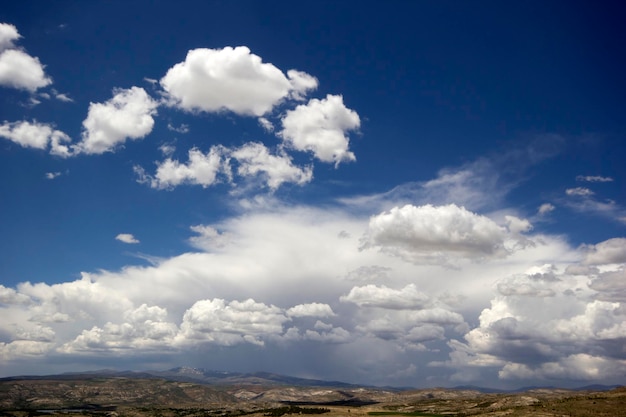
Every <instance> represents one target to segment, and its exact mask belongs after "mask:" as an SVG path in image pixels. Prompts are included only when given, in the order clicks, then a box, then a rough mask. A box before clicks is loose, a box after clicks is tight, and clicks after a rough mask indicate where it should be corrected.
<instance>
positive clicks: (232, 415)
mask: <svg viewBox="0 0 626 417" xmlns="http://www.w3.org/2000/svg"><path fill="white" fill-rule="evenodd" d="M291 414H296V415H303V414H311V415H315V414H325V415H327V416H329V417H332V416H355V417H367V416H407V417H408V416H431V417H437V416H546V417H547V416H580V417H582V416H612V417H618V416H626V387H624V386H620V387H615V386H601V385H595V386H588V387H583V388H580V389H577V390H565V389H558V388H540V387H529V388H522V389H520V390H516V391H498V390H493V389H491V390H487V389H481V388H478V387H469V386H467V387H456V388H427V389H410V388H391V387H371V386H358V385H353V384H347V383H342V382H337V381H320V380H312V379H302V378H294V377H287V376H282V375H277V374H271V373H266V372H257V373H250V374H242V373H231V372H218V371H207V370H203V369H195V368H185V367H181V368H175V369H171V370H169V371H159V372H131V371H126V372H116V371H97V372H86V373H68V374H60V375H50V376H31V377H26V376H23V377H8V378H2V379H0V416H2V417H5V416H7V417H9V416H10V417H26V416H28V417H30V416H47V415H65V416H67V415H71V416H92V417H97V416H102V417H105V416H106V417H114V416H130V417H140V416H158V417H186V416H189V417H191V416H203V417H217V416H220V417H239V416H271V417H280V416H283V415H291Z"/></svg>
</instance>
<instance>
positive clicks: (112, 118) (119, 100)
mask: <svg viewBox="0 0 626 417" xmlns="http://www.w3.org/2000/svg"><path fill="white" fill-rule="evenodd" d="M113 93H114V96H113V98H111V99H110V100H108V101H106V102H104V103H90V104H89V111H88V113H87V118H86V119H85V120H84V121H83V134H82V141H81V142H80V143H79V144H78V145H77V146H78V148H77V149H78V150H79V151H80V152H83V153H86V154H101V153H104V152H109V151H113V150H114V149H115V148H116V147H117V146H119V145H121V144H122V143H124V142H125V141H126V140H127V139H141V138H143V137H145V136H146V135H147V134H149V133H150V132H151V131H152V128H153V126H154V118H153V116H154V115H155V114H156V108H157V106H158V103H157V102H156V101H155V100H154V99H152V97H150V96H149V95H148V93H146V91H145V90H144V89H143V88H139V87H132V88H129V89H116V90H114V91H113Z"/></svg>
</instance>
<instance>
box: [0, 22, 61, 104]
mask: <svg viewBox="0 0 626 417" xmlns="http://www.w3.org/2000/svg"><path fill="white" fill-rule="evenodd" d="M19 38H21V36H20V34H19V33H18V31H17V28H16V27H15V26H13V25H11V24H8V23H0V85H1V86H5V87H12V88H17V89H21V90H27V91H30V92H35V91H36V90H37V89H39V88H41V87H45V86H47V85H50V84H52V79H51V78H50V77H48V76H47V75H46V73H45V71H44V66H43V65H42V64H41V62H40V61H39V58H37V57H33V56H30V55H28V54H27V53H26V52H24V51H23V50H21V49H14V48H15V45H14V42H15V41H17V40H18V39H19Z"/></svg>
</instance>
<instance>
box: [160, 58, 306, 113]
mask: <svg viewBox="0 0 626 417" xmlns="http://www.w3.org/2000/svg"><path fill="white" fill-rule="evenodd" d="M288 75H289V79H288V78H287V77H286V76H285V74H283V72H282V71H281V70H280V69H278V68H276V67H275V66H274V65H272V64H270V63H264V62H263V61H262V60H261V58H260V57H259V56H257V55H255V54H252V53H251V52H250V49H248V48H247V47H245V46H239V47H236V48H231V47H226V48H223V49H207V48H199V49H193V50H190V51H189V52H188V53H187V57H186V58H185V61H184V62H180V63H178V64H176V65H174V66H173V67H172V68H170V69H169V70H168V71H167V74H166V75H165V76H164V77H163V78H162V79H161V81H160V83H161V86H162V87H163V89H164V90H165V91H166V92H167V93H168V95H169V97H170V99H171V102H172V103H171V104H173V105H176V106H178V107H180V108H182V109H184V110H187V111H205V112H219V111H223V110H228V111H232V112H233V113H237V114H240V115H250V116H262V115H264V114H266V113H268V112H270V111H271V110H272V108H273V107H274V106H276V105H277V104H279V103H280V102H281V101H282V100H284V99H285V98H287V97H288V96H290V95H291V96H293V97H294V98H300V97H301V96H302V95H303V94H304V93H305V92H306V91H307V90H309V89H313V88H315V87H316V86H317V82H316V81H315V82H313V81H312V80H314V78H313V77H311V76H310V75H308V74H305V73H302V72H299V71H293V72H292V71H290V72H288Z"/></svg>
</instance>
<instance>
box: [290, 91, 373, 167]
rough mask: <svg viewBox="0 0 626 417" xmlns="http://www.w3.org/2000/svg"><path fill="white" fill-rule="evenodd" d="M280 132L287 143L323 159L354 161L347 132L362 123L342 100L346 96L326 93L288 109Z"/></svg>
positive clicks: (325, 160) (336, 163)
mask: <svg viewBox="0 0 626 417" xmlns="http://www.w3.org/2000/svg"><path fill="white" fill-rule="evenodd" d="M281 122H282V126H283V128H282V130H281V131H280V132H279V136H280V137H282V138H283V140H284V141H285V142H286V144H287V146H289V147H290V148H292V149H295V150H298V151H305V152H312V153H313V155H314V156H315V157H316V158H317V159H319V160H320V161H322V162H334V163H335V166H338V165H339V164H340V163H341V162H349V161H355V160H356V157H355V156H354V153H353V152H351V151H349V150H348V149H349V145H350V140H349V139H348V137H347V135H346V134H347V132H350V131H354V130H357V129H358V128H359V126H360V125H361V121H360V118H359V115H358V114H357V113H356V112H355V111H354V110H351V109H349V108H347V107H346V106H345V105H344V104H343V97H342V96H337V95H331V94H329V95H327V96H326V98H324V99H321V100H319V99H311V100H309V102H308V103H307V104H301V105H299V106H297V107H296V108H295V109H293V110H288V111H287V113H286V114H285V116H284V117H283V118H282V120H281Z"/></svg>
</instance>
